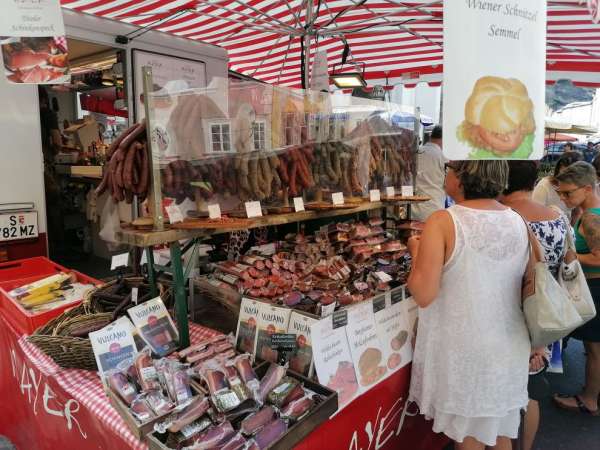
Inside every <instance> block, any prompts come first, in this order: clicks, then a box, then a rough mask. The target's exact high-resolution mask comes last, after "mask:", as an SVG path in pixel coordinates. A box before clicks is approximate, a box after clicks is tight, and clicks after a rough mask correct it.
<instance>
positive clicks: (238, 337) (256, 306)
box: [235, 297, 262, 357]
mask: <svg viewBox="0 0 600 450" xmlns="http://www.w3.org/2000/svg"><path fill="white" fill-rule="evenodd" d="M261 304H262V303H261V302H259V301H256V300H250V299H249V298H245V297H243V298H242V303H241V305H240V316H239V319H238V325H237V332H236V334H235V342H236V347H237V348H238V350H240V351H241V352H246V353H250V354H251V355H252V356H253V357H254V347H255V344H256V330H257V325H258V312H259V310H260V306H261Z"/></svg>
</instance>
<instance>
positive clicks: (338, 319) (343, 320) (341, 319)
mask: <svg viewBox="0 0 600 450" xmlns="http://www.w3.org/2000/svg"><path fill="white" fill-rule="evenodd" d="M331 320H332V321H333V329H334V330H335V329H336V328H341V327H345V326H346V325H348V311H347V310H345V309H342V310H340V311H335V312H334V313H333V314H332V315H331Z"/></svg>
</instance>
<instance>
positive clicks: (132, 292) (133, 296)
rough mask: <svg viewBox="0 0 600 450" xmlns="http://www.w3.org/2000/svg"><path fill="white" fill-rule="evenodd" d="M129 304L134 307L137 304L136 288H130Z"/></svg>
mask: <svg viewBox="0 0 600 450" xmlns="http://www.w3.org/2000/svg"><path fill="white" fill-rule="evenodd" d="M131 302H132V303H133V304H134V305H137V302H138V288H136V287H134V288H131Z"/></svg>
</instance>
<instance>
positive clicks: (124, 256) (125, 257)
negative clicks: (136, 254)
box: [110, 253, 129, 270]
mask: <svg viewBox="0 0 600 450" xmlns="http://www.w3.org/2000/svg"><path fill="white" fill-rule="evenodd" d="M128 265H129V253H121V254H119V255H114V256H113V257H112V258H111V260H110V270H115V269H118V268H119V267H127V266H128Z"/></svg>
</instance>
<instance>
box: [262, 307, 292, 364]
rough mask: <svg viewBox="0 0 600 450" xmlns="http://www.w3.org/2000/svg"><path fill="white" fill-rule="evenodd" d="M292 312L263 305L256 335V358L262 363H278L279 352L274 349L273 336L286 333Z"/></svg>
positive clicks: (287, 309)
mask: <svg viewBox="0 0 600 450" xmlns="http://www.w3.org/2000/svg"><path fill="white" fill-rule="evenodd" d="M291 312H292V310H291V309H289V308H279V307H277V306H272V305H269V304H267V303H262V304H261V306H260V311H259V314H258V332H257V335H256V348H255V350H254V355H255V358H257V359H259V360H262V361H271V362H277V357H278V352H277V350H276V349H274V348H273V346H272V343H271V335H272V334H275V333H286V332H287V329H288V325H289V321H290V314H291Z"/></svg>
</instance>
